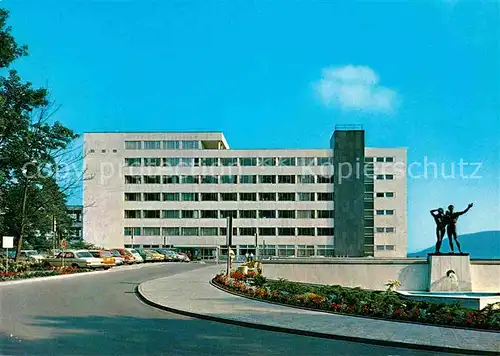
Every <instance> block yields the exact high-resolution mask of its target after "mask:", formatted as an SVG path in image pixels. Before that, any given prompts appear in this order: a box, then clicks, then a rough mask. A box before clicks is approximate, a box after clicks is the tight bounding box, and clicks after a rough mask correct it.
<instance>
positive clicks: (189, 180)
mask: <svg viewBox="0 0 500 356" xmlns="http://www.w3.org/2000/svg"><path fill="white" fill-rule="evenodd" d="M181 182H182V184H198V183H199V182H200V177H199V176H182V177H181Z"/></svg>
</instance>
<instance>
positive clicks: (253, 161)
mask: <svg viewBox="0 0 500 356" xmlns="http://www.w3.org/2000/svg"><path fill="white" fill-rule="evenodd" d="M256 165H257V158H254V157H244V158H240V166H242V167H254V166H256Z"/></svg>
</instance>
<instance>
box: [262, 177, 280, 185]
mask: <svg viewBox="0 0 500 356" xmlns="http://www.w3.org/2000/svg"><path fill="white" fill-rule="evenodd" d="M259 183H260V184H276V176H259Z"/></svg>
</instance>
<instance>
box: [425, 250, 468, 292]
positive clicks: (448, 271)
mask: <svg viewBox="0 0 500 356" xmlns="http://www.w3.org/2000/svg"><path fill="white" fill-rule="evenodd" d="M428 260H429V292H470V291H472V282H471V272H470V258H469V254H433V253H432V254H431V253H430V254H429V255H428Z"/></svg>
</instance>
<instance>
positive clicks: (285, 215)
mask: <svg viewBox="0 0 500 356" xmlns="http://www.w3.org/2000/svg"><path fill="white" fill-rule="evenodd" d="M278 218H280V219H295V210H278Z"/></svg>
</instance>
